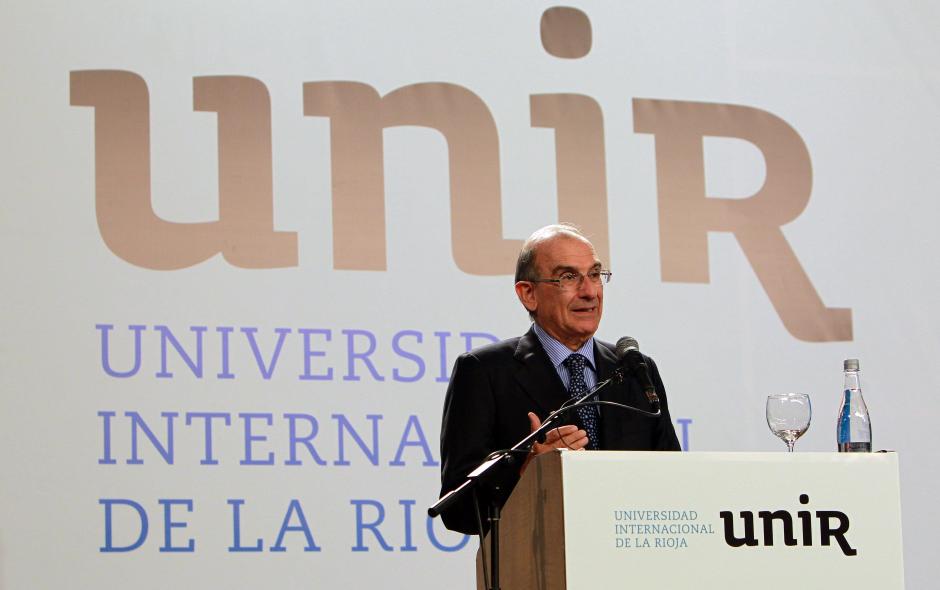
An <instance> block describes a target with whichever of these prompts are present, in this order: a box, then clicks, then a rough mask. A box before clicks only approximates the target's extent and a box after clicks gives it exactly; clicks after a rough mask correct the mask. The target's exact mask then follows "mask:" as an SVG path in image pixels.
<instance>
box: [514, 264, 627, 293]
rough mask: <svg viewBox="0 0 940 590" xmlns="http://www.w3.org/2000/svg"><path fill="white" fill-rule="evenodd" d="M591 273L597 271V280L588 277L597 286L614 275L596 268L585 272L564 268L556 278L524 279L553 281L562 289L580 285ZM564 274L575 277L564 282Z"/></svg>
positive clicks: (605, 282) (608, 280)
mask: <svg viewBox="0 0 940 590" xmlns="http://www.w3.org/2000/svg"><path fill="white" fill-rule="evenodd" d="M593 273H597V280H594V279H593V278H590V281H591V282H592V283H593V284H595V285H597V286H599V287H603V286H604V285H606V284H608V283H610V278H611V277H612V276H614V273H612V272H611V271H609V270H606V269H601V268H598V269H591V270H589V271H588V272H587V274H584V273H581V272H578V271H576V270H566V271H565V272H563V273H561V275H560V276H559V277H558V278H557V279H526V281H527V282H529V283H554V284H555V285H558V286H559V287H560V288H562V289H571V288H575V289H576V288H578V287H580V286H581V285H582V284H583V283H584V280H585V279H588V278H589V277H590V275H591V274H593ZM565 275H575V277H572V278H571V279H567V282H566V279H565V278H563V277H564V276H565Z"/></svg>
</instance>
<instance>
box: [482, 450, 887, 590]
mask: <svg viewBox="0 0 940 590" xmlns="http://www.w3.org/2000/svg"><path fill="white" fill-rule="evenodd" d="M500 527H501V530H500V539H499V547H500V549H499V551H500V578H501V579H500V586H501V589H502V590H582V589H583V590H588V589H590V590H599V589H608V588H628V587H629V588H662V589H672V588H676V589H679V588H721V589H723V590H724V589H728V590H736V589H741V590H744V589H748V590H751V589H754V588H759V589H761V590H793V589H794V588H799V589H800V590H804V589H813V588H819V589H826V590H832V589H833V588H852V589H853V590H863V589H864V590H868V589H870V590H901V589H903V588H904V568H903V551H902V542H901V507H900V490H899V485H898V459H897V455H896V454H895V453H783V452H781V453H664V452H617V451H591V452H572V451H557V452H552V453H547V454H545V455H541V456H539V457H537V458H536V459H534V460H533V461H532V462H531V463H530V464H529V466H528V468H527V469H526V472H525V474H524V475H523V477H522V479H521V480H520V481H519V484H518V485H517V486H516V488H515V489H514V490H513V493H512V495H511V496H510V497H509V500H508V501H507V502H506V505H505V506H504V507H503V512H502V521H501V524H500ZM483 547H484V550H485V551H487V550H488V547H489V543H488V542H487V543H484V544H483ZM482 557H483V556H482V555H480V554H479V552H478V555H477V588H478V589H481V590H482V589H483V588H485V587H486V586H485V579H484V577H483V575H482V573H483V570H482V563H481V559H482Z"/></svg>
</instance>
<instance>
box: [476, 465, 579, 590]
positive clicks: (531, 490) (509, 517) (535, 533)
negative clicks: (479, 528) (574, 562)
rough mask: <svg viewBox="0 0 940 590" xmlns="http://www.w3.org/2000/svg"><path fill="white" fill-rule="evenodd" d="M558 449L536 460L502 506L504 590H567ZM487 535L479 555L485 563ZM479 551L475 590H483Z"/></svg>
mask: <svg viewBox="0 0 940 590" xmlns="http://www.w3.org/2000/svg"><path fill="white" fill-rule="evenodd" d="M561 454H562V451H555V452H552V453H547V454H545V455H542V456H540V457H536V458H535V459H534V460H533V461H532V462H531V463H530V464H529V467H528V468H527V469H526V471H525V473H524V474H523V475H522V479H520V480H519V483H518V484H517V485H516V488H515V489H514V490H513V492H512V495H511V496H510V497H509V500H508V501H507V502H506V505H505V506H503V511H502V520H501V521H500V533H501V534H500V539H499V556H500V586H501V587H502V590H515V589H517V588H518V589H528V590H565V587H566V585H565V518H564V510H565V507H564V493H563V489H562V479H561V476H562V465H561ZM489 549H490V545H489V535H487V536H486V539H485V541H484V543H483V550H482V552H484V553H485V555H486V558H487V563H490V562H489ZM481 559H482V555H481V551H480V550H478V551H477V590H485V588H486V583H485V578H484V576H483V566H482V563H481Z"/></svg>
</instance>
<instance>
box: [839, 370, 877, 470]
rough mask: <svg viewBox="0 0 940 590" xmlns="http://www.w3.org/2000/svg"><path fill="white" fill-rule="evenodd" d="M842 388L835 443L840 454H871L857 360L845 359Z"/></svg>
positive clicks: (869, 426)
mask: <svg viewBox="0 0 940 590" xmlns="http://www.w3.org/2000/svg"><path fill="white" fill-rule="evenodd" d="M842 367H843V370H844V376H845V379H844V381H845V382H844V386H843V387H842V409H841V410H840V411H839V422H838V424H836V441H837V442H838V444H839V452H840V453H852V452H862V453H870V452H871V420H870V419H869V417H868V407H867V406H866V405H865V398H863V397H862V385H861V383H860V382H859V379H858V359H846V360H845V362H844V363H843V365H842Z"/></svg>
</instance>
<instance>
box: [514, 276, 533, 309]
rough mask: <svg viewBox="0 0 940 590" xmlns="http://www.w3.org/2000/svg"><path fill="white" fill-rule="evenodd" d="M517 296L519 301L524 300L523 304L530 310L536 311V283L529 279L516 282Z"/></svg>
mask: <svg viewBox="0 0 940 590" xmlns="http://www.w3.org/2000/svg"><path fill="white" fill-rule="evenodd" d="M516 297H518V298H519V301H520V302H522V306H523V307H525V308H526V309H527V310H529V312H530V313H532V312H534V311H535V309H536V308H537V307H538V303H537V302H536V300H535V284H534V283H530V282H528V281H519V282H518V283H516Z"/></svg>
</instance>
